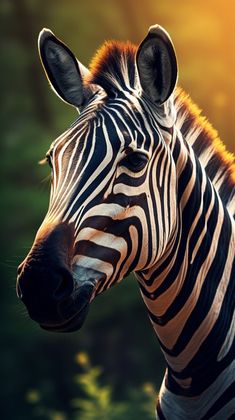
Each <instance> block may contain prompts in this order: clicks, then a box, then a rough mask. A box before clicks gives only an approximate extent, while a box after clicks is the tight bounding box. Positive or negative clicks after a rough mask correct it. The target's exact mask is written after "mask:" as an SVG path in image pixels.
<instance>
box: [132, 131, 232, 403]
mask: <svg viewBox="0 0 235 420" xmlns="http://www.w3.org/2000/svg"><path fill="white" fill-rule="evenodd" d="M171 150H172V156H173V159H174V162H175V165H176V171H177V179H178V197H177V200H178V216H177V223H176V230H175V232H174V237H173V238H172V240H171V242H170V243H169V246H168V248H167V249H166V251H165V254H164V255H163V257H162V258H161V261H160V262H158V264H157V266H154V267H151V268H150V269H148V270H146V271H145V272H142V273H140V274H139V275H138V278H139V283H140V288H141V292H142V296H143V299H144V301H145V303H146V306H147V308H148V312H149V316H150V319H151V322H152V324H153V327H154V330H155V332H156V334H157V336H158V339H159V341H160V345H161V348H162V350H163V353H164V356H165V359H166V362H167V366H168V375H167V378H168V379H167V386H168V388H169V389H170V390H171V391H173V392H175V393H176V394H181V395H187V396H195V395H199V394H200V393H201V392H203V390H204V389H205V388H206V387H208V386H209V385H210V384H211V383H212V382H213V380H214V378H215V377H217V376H218V375H219V374H220V372H221V371H222V370H223V369H224V368H225V367H226V366H227V365H228V364H229V361H230V360H231V357H232V356H231V354H232V353H231V352H232V349H231V347H232V339H231V334H232V331H230V332H229V325H230V324H231V319H230V317H231V315H230V314H232V313H233V312H232V303H231V299H230V300H229V296H232V295H234V294H233V293H234V292H232V290H231V288H232V284H231V281H229V280H230V279H231V278H232V276H234V273H235V265H234V264H232V263H231V262H232V261H233V258H234V241H235V239H234V238H235V234H234V226H232V224H233V221H232V218H231V216H230V215H229V214H228V212H227V210H226V208H225V207H224V206H223V204H222V202H221V200H220V197H219V196H218V194H217V192H216V191H215V189H214V187H213V185H212V184H211V182H210V180H209V178H208V177H207V175H206V172H205V170H204V168H203V167H202V166H201V164H200V162H199V160H198V159H197V157H196V156H195V154H194V152H193V149H192V148H191V146H189V145H188V144H187V143H185V142H184V140H183V138H182V136H181V133H180V132H179V131H177V129H175V133H174V136H173V140H172V145H171ZM232 230H233V231H232ZM223 249H225V250H226V252H221V250H223ZM233 287H234V285H233ZM225 341H226V342H227V343H228V344H229V345H228V347H227V350H226V351H225V350H224V347H223V343H224V342H225Z"/></svg>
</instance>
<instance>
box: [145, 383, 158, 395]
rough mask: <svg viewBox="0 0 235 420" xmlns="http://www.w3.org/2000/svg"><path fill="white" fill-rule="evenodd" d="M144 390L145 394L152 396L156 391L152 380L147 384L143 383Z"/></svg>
mask: <svg viewBox="0 0 235 420" xmlns="http://www.w3.org/2000/svg"><path fill="white" fill-rule="evenodd" d="M143 391H144V393H145V394H147V395H151V396H152V395H154V394H155V393H156V391H155V389H154V386H153V384H151V383H150V382H146V383H145V384H143Z"/></svg>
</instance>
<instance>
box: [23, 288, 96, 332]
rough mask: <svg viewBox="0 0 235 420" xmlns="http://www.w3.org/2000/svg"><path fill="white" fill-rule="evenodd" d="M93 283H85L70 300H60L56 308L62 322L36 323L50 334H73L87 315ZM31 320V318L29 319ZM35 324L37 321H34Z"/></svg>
mask: <svg viewBox="0 0 235 420" xmlns="http://www.w3.org/2000/svg"><path fill="white" fill-rule="evenodd" d="M93 290H94V284H93V281H87V282H85V283H84V284H83V285H82V286H80V287H79V288H78V289H77V290H75V291H74V292H73V294H72V295H71V297H70V298H68V299H66V300H62V301H61V302H60V303H59V304H58V307H57V311H58V313H59V317H60V319H61V317H62V319H64V321H62V322H59V323H58V324H57V323H56V322H54V323H53V324H52V325H51V324H49V323H48V324H47V323H41V322H38V324H39V325H40V327H41V328H43V329H44V330H47V331H50V332H73V331H77V330H79V329H80V328H81V327H82V325H83V323H84V321H85V319H86V316H87V314H88V311H89V306H90V301H91V297H92V293H93ZM31 318H33V317H31ZM34 320H35V321H36V322H37V320H36V319H34Z"/></svg>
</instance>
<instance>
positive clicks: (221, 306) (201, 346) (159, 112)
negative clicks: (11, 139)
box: [17, 25, 235, 420]
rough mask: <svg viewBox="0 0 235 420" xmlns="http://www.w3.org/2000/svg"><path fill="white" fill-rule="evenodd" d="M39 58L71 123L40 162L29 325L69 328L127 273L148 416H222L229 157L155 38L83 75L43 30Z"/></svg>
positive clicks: (231, 327) (234, 393)
mask: <svg viewBox="0 0 235 420" xmlns="http://www.w3.org/2000/svg"><path fill="white" fill-rule="evenodd" d="M39 53H40V57H41V61H42V65H43V67H44V70H45V72H46V75H47V78H48V80H49V83H50V85H51V87H52V89H53V90H54V91H55V93H56V94H57V95H58V96H59V97H60V99H62V100H63V101H64V102H66V103H67V104H69V105H72V106H73V107H75V108H76V109H77V110H78V111H79V116H78V118H77V119H76V121H75V122H74V123H73V124H72V125H71V126H70V127H69V128H68V129H67V131H65V133H63V134H62V135H61V136H60V137H58V138H57V139H56V140H55V141H54V142H53V143H52V145H51V147H50V149H49V151H48V152H47V154H46V157H45V159H44V160H43V162H48V164H49V165H50V166H51V173H52V175H51V195H50V202H49V208H48V212H47V214H46V216H45V218H44V220H43V222H42V224H41V226H40V228H39V230H38V232H37V234H36V237H35V240H34V243H33V245H32V248H31V250H30V251H29V254H28V255H27V256H26V258H25V260H24V261H23V262H22V263H21V265H20V266H19V268H18V277H17V294H18V297H19V298H20V299H21V300H22V301H23V303H24V304H25V305H26V308H27V310H28V313H29V315H30V317H31V318H32V319H33V320H34V321H36V322H37V323H38V324H39V325H40V326H41V327H42V328H44V329H46V330H48V331H57V332H69V331H75V330H78V329H79V328H81V326H82V325H83V323H84V320H85V318H86V316H87V312H88V309H89V305H90V303H91V302H92V301H93V299H94V298H95V297H96V296H97V295H98V294H100V293H101V292H103V291H105V290H106V289H108V288H110V287H111V286H113V285H114V284H116V283H119V282H121V280H122V279H123V278H124V277H126V276H128V275H129V274H130V273H131V272H134V275H135V277H136V279H137V282H138V284H139V287H140V291H141V295H142V297H143V300H144V302H145V304H146V307H147V311H148V316H149V318H150V321H151V323H152V326H153V328H154V330H155V332H156V335H157V337H158V340H159V343H160V346H161V349H162V352H163V354H164V357H165V360H166V372H165V376H164V378H163V382H162V386H161V389H160V392H159V396H158V402H157V406H156V418H157V419H170V420H171V419H187V420H189V419H217V420H221V419H222V418H224V419H232V418H234V415H235V380H234V378H235V361H234V353H235V340H234V331H235V315H234V302H235V298H234V297H235V290H234V289H235V263H234V249H235V247H234V244H235V225H234V215H235V194H234V192H235V164H234V156H233V155H232V154H231V153H229V152H227V151H226V149H225V146H224V145H223V143H222V142H221V141H220V139H219V137H218V134H217V132H216V131H215V130H214V128H213V127H212V126H211V125H210V123H209V122H208V121H207V120H206V119H205V118H204V117H203V116H202V115H201V111H200V110H199V108H198V107H197V106H196V105H195V104H194V103H193V102H192V101H191V99H190V97H189V96H188V95H187V94H186V93H185V92H184V91H183V90H182V89H181V88H180V87H179V86H178V83H177V82H178V64H177V58H176V53H175V48H174V45H173V43H172V40H171V38H170V36H169V34H168V33H167V31H166V30H165V29H163V28H162V27H161V26H159V25H153V26H151V27H150V28H149V31H148V34H147V35H146V37H145V38H144V39H143V41H142V42H141V43H140V45H139V46H138V47H136V46H135V45H132V44H131V43H123V42H117V41H108V42H106V43H104V45H103V46H102V47H101V48H100V49H99V50H98V52H97V53H96V55H95V57H94V58H93V60H92V61H91V65H90V69H89V70H88V69H87V68H86V67H85V66H83V65H82V64H81V63H80V62H79V61H78V60H77V58H76V57H75V56H74V54H73V53H72V52H71V50H70V49H69V48H68V47H67V46H66V45H65V44H64V43H63V42H62V41H61V40H59V39H58V38H57V37H56V36H55V35H54V34H53V32H51V31H50V30H49V29H43V30H42V31H41V32H40V35H39Z"/></svg>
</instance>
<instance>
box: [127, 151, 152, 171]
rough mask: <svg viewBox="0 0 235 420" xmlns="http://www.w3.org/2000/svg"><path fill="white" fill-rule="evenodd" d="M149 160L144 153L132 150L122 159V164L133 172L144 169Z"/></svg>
mask: <svg viewBox="0 0 235 420" xmlns="http://www.w3.org/2000/svg"><path fill="white" fill-rule="evenodd" d="M147 162H148V157H147V156H146V155H145V154H144V153H140V152H132V153H130V154H128V155H127V156H126V157H125V158H124V159H123V160H122V166H124V167H126V168H127V169H129V170H130V171H132V172H139V171H141V170H142V169H144V167H145V165H146V164H147Z"/></svg>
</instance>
